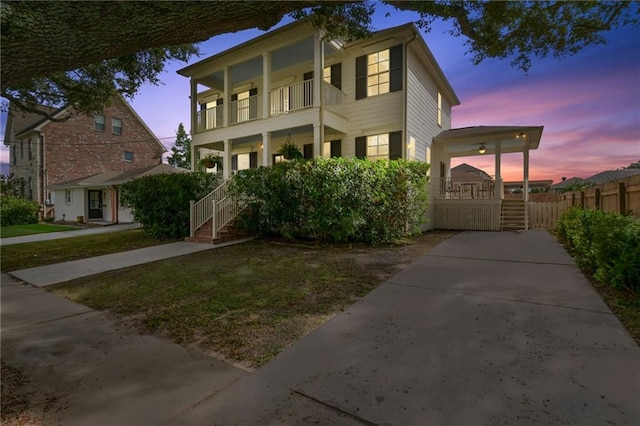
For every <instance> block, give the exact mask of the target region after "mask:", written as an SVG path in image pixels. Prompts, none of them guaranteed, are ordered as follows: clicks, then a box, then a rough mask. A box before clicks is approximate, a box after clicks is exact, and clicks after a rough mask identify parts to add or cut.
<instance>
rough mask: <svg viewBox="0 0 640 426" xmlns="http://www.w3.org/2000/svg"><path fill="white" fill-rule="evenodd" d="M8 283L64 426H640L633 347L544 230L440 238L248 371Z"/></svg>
mask: <svg viewBox="0 0 640 426" xmlns="http://www.w3.org/2000/svg"><path fill="white" fill-rule="evenodd" d="M4 281H5V277H4V276H3V292H2V327H3V335H2V352H3V353H2V355H3V358H4V357H5V354H8V355H9V356H10V357H13V358H14V359H19V360H21V361H23V362H24V363H26V364H27V365H29V366H31V368H32V372H33V373H34V374H35V373H38V374H41V375H46V374H55V377H56V378H58V380H59V381H60V382H61V383H63V384H65V385H67V387H68V388H69V395H68V397H67V399H66V401H67V407H68V408H67V409H64V410H61V411H60V412H58V413H57V414H56V418H55V420H56V421H58V422H60V423H62V424H91V425H101V424H104V425H107V424H123V425H125V424H131V425H134V424H135V425H142V424H149V425H156V424H181V425H244V424H283V425H284V424H286V425H289V424H340V425H349V424H354V425H356V424H357V425H362V424H390V425H469V424H473V425H500V424H509V425H510V424H518V425H521V424H524V425H528V424H576V425H578V424H579V425H602V424H618V425H622V424H634V425H635V424H640V408H639V407H640V404H639V402H640V349H639V348H638V346H637V345H636V344H635V342H634V341H633V340H632V339H631V337H630V336H629V335H628V333H627V332H626V331H625V330H624V329H623V327H622V326H621V325H620V323H619V322H618V320H617V319H616V318H615V316H614V315H613V314H612V313H611V312H610V310H609V309H608V308H607V306H606V305H605V304H604V303H603V302H602V300H601V299H600V297H599V296H598V295H597V294H596V293H595V292H594V290H593V289H592V288H591V286H590V284H589V283H588V282H587V280H586V279H585V278H584V276H583V275H582V274H581V273H580V271H579V270H578V269H577V268H576V267H575V265H574V263H573V261H572V259H571V258H570V257H569V256H568V255H567V253H566V252H565V251H564V250H563V249H562V247H561V246H560V245H558V244H557V243H556V242H555V241H554V240H553V238H552V237H551V236H550V235H549V234H548V233H546V232H527V233H517V232H516V233H509V232H502V233H493V232H475V233H471V232H470V233H461V234H459V235H457V236H455V237H453V238H450V239H449V240H447V241H445V242H444V243H442V244H441V245H439V246H438V247H436V248H435V249H433V250H432V251H430V252H429V253H427V254H426V255H425V256H423V257H421V258H419V259H418V260H417V261H415V262H414V263H412V264H411V265H409V266H407V267H406V268H405V269H403V270H402V271H401V272H400V273H399V274H398V275H396V276H394V277H393V278H392V279H391V280H389V281H388V282H386V283H384V284H382V285H381V286H379V287H378V288H377V289H376V290H374V291H373V292H371V293H370V294H369V295H367V296H366V297H364V298H362V299H361V300H360V301H359V302H357V303H356V304H354V305H353V306H352V307H350V308H349V309H347V310H346V311H344V312H343V313H342V314H340V315H338V316H336V317H334V318H333V319H332V320H331V321H329V322H328V323H326V324H325V325H323V326H321V327H319V328H318V329H316V330H315V331H314V332H312V333H310V334H309V335H307V336H306V337H304V338H303V339H301V340H299V341H298V342H297V343H295V344H294V345H292V346H291V347H290V348H289V349H287V350H285V351H284V352H283V353H281V354H280V355H279V356H278V357H276V358H275V359H274V360H273V361H272V362H271V363H269V364H268V365H266V366H265V367H263V368H262V369H260V370H258V371H256V372H254V373H250V374H244V373H242V372H240V371H237V370H235V369H233V368H232V367H228V366H227V368H225V366H224V365H220V364H218V363H217V362H215V361H212V360H210V359H208V358H206V357H204V356H203V355H199V354H197V353H193V352H191V351H188V350H186V349H183V348H180V347H178V346H177V345H173V344H171V343H169V342H166V341H164V340H162V339H158V338H155V337H151V336H137V335H135V334H134V333H132V332H131V331H128V330H123V329H122V327H121V326H120V325H119V324H117V323H116V322H114V321H113V320H111V319H109V317H108V316H106V315H104V314H101V313H97V312H94V311H90V310H87V309H86V308H84V307H82V306H79V305H75V304H72V303H71V302H68V301H65V300H64V299H61V298H57V296H54V295H52V294H49V293H46V292H44V291H43V290H42V289H35V288H30V287H24V288H19V287H16V288H12V289H11V290H10V291H9V292H7V289H6V286H5V282H4ZM13 285H15V286H18V284H13ZM7 295H9V297H7ZM38 295H40V296H38ZM42 295H44V296H46V297H47V298H49V299H50V300H45V299H44V298H42V297H44V296H42ZM35 298H40V300H41V302H39V303H41V304H40V305H37V304H34V303H33V300H34V299H35ZM58 305H64V306H65V307H66V308H65V309H66V311H65V309H62V308H56V306H58ZM38 306H42V307H43V308H42V309H40V308H38ZM61 309H62V310H61ZM47 311H50V312H49V313H48V314H46V315H45V314H44V313H46V312H47ZM63 312H67V314H66V315H65V314H63ZM7 318H8V319H7ZM7 324H8V328H5V326H7ZM121 339H124V343H121V342H119V340H121Z"/></svg>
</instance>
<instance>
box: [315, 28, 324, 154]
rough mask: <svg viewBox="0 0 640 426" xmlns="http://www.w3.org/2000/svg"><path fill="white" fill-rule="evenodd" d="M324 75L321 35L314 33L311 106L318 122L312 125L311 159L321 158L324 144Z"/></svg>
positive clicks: (317, 32)
mask: <svg viewBox="0 0 640 426" xmlns="http://www.w3.org/2000/svg"><path fill="white" fill-rule="evenodd" d="M323 75H324V43H323V41H322V35H321V34H320V32H319V31H316V32H315V34H314V35H313V93H314V96H313V106H314V107H316V108H318V122H317V123H314V124H313V158H320V157H322V145H323V142H324V115H323V113H324V111H323V110H322V107H323V105H324V99H323V98H324V93H323V92H324V91H323V90H322V81H323V78H322V77H323Z"/></svg>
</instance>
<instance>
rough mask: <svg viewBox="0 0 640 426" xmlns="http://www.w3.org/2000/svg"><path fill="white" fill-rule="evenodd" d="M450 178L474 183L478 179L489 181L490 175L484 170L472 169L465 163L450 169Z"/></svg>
mask: <svg viewBox="0 0 640 426" xmlns="http://www.w3.org/2000/svg"><path fill="white" fill-rule="evenodd" d="M451 177H452V178H454V179H456V180H468V181H474V180H478V178H480V179H482V180H490V179H491V175H489V173H487V172H485V171H484V170H481V169H478V168H477V167H473V166H472V165H469V164H467V163H462V164H459V165H457V166H455V167H452V168H451Z"/></svg>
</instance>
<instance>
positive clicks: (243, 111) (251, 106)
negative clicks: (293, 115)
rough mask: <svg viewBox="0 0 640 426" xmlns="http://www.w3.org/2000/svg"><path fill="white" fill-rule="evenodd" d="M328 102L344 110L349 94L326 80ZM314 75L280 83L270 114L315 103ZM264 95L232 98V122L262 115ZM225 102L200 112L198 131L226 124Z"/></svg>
mask: <svg viewBox="0 0 640 426" xmlns="http://www.w3.org/2000/svg"><path fill="white" fill-rule="evenodd" d="M322 90H323V91H324V106H326V107H327V108H328V109H330V110H332V111H334V112H337V113H339V114H341V113H343V108H344V105H345V102H346V98H347V95H346V94H345V93H344V92H342V91H341V90H340V89H338V88H337V87H335V86H333V85H331V84H329V83H327V82H325V81H323V82H322ZM313 95H314V93H313V79H311V80H305V81H300V82H298V83H293V84H289V85H287V86H282V87H277V88H275V89H273V90H271V92H270V93H269V116H271V117H273V116H276V115H281V114H286V113H289V112H291V111H297V110H301V109H305V108H311V107H312V106H313ZM262 96H263V94H261V93H259V94H257V95H253V96H250V97H248V98H245V99H238V100H236V101H231V102H230V103H229V105H228V106H227V107H228V108H229V124H230V125H232V124H238V123H244V122H246V121H251V120H257V119H260V118H262ZM224 107H225V106H224V105H217V106H214V107H211V108H208V109H206V110H203V111H199V112H198V113H197V129H198V131H204V130H211V129H215V128H218V127H222V126H223V108H224Z"/></svg>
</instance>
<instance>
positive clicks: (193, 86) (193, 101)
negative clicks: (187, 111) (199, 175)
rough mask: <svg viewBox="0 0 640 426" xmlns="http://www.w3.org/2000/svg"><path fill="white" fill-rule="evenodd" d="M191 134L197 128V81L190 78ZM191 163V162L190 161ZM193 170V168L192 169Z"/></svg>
mask: <svg viewBox="0 0 640 426" xmlns="http://www.w3.org/2000/svg"><path fill="white" fill-rule="evenodd" d="M190 100H191V134H192V135H193V134H194V133H195V132H196V131H197V130H198V83H196V81H195V80H194V79H193V78H192V79H191V97H190ZM191 164H192V165H193V162H192V163H191ZM192 170H193V169H192Z"/></svg>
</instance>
